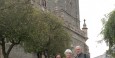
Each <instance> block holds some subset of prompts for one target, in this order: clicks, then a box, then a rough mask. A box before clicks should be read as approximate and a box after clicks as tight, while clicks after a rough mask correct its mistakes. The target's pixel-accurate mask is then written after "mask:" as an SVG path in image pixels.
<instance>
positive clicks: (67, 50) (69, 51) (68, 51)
mask: <svg viewBox="0 0 115 58" xmlns="http://www.w3.org/2000/svg"><path fill="white" fill-rule="evenodd" d="M67 53H71V54H72V51H71V50H70V49H66V50H65V52H64V54H65V55H66V54H67Z"/></svg>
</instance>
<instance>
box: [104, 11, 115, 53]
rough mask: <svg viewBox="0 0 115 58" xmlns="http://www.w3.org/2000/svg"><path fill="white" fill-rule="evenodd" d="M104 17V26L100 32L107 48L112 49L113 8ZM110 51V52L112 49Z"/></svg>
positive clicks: (113, 30) (114, 19)
mask: <svg viewBox="0 0 115 58" xmlns="http://www.w3.org/2000/svg"><path fill="white" fill-rule="evenodd" d="M106 19H107V21H103V22H104V28H103V30H102V34H103V36H104V40H105V41H106V43H107V44H108V45H109V49H110V50H112V49H111V48H112V47H113V46H114V45H115V10H114V11H112V12H111V13H110V14H109V16H108V17H107V18H106ZM110 52H111V53H112V51H110ZM112 54H113V53H112ZM114 55H115V53H114Z"/></svg>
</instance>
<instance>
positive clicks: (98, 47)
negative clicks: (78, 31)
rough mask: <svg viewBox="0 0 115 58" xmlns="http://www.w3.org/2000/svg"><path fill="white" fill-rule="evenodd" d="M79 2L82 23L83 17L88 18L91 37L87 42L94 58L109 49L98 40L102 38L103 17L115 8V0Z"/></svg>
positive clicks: (85, 0)
mask: <svg viewBox="0 0 115 58" xmlns="http://www.w3.org/2000/svg"><path fill="white" fill-rule="evenodd" d="M79 2H80V3H79V4H80V21H81V25H82V24H83V19H86V20H87V21H86V23H87V27H88V37H89V40H88V41H87V44H88V46H89V49H90V50H89V51H90V54H91V58H94V57H96V56H99V55H101V54H103V53H104V52H105V51H106V50H107V46H106V44H105V43H104V42H103V43H100V44H99V43H97V42H96V41H98V40H100V39H102V38H101V37H100V36H99V34H100V31H101V28H102V24H101V19H102V18H104V15H105V14H108V13H109V12H111V11H112V10H113V9H115V0H79Z"/></svg>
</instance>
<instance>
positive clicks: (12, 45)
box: [6, 43, 15, 55]
mask: <svg viewBox="0 0 115 58" xmlns="http://www.w3.org/2000/svg"><path fill="white" fill-rule="evenodd" d="M14 45H15V44H14V43H12V44H11V45H10V47H9V49H8V51H7V52H6V53H7V55H9V53H10V51H11V50H12V48H13V47H14Z"/></svg>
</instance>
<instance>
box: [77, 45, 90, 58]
mask: <svg viewBox="0 0 115 58" xmlns="http://www.w3.org/2000/svg"><path fill="white" fill-rule="evenodd" d="M75 52H76V54H77V55H76V56H75V58H90V56H89V55H88V54H85V53H83V52H82V48H81V46H76V47H75Z"/></svg>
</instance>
